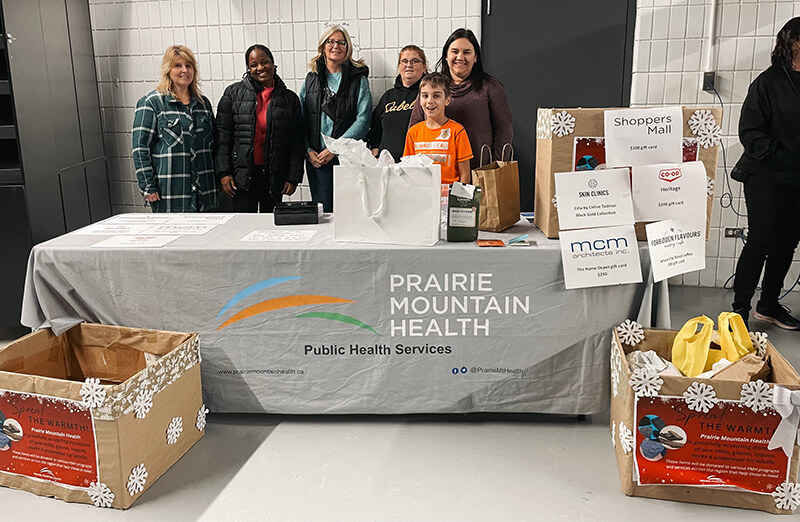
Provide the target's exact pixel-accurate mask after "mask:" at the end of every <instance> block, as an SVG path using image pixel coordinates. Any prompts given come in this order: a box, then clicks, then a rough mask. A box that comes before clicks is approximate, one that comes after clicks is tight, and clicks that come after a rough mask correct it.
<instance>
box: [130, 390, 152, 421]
mask: <svg viewBox="0 0 800 522" xmlns="http://www.w3.org/2000/svg"><path fill="white" fill-rule="evenodd" d="M152 407H153V392H152V391H150V390H148V389H147V388H144V387H142V388H139V392H138V393H137V394H136V399H135V400H134V401H133V411H135V412H136V418H137V419H144V418H145V416H147V413H148V412H149V411H150V408H152Z"/></svg>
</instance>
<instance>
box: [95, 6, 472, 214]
mask: <svg viewBox="0 0 800 522" xmlns="http://www.w3.org/2000/svg"><path fill="white" fill-rule="evenodd" d="M89 4H90V10H91V11H90V12H91V20H92V35H93V39H94V50H95V60H96V65H97V75H98V82H99V92H100V106H101V114H102V118H103V128H104V132H105V144H106V153H107V154H108V155H109V157H110V165H111V169H110V170H111V172H110V183H111V198H112V201H111V204H112V210H113V212H114V213H121V212H146V211H148V209H147V207H145V206H144V205H143V204H142V198H141V196H140V195H139V192H138V190H137V189H136V175H135V173H134V168H133V162H132V160H131V154H130V140H131V136H130V131H131V124H132V123H133V108H134V107H135V105H136V101H137V100H138V99H139V98H140V97H141V96H143V95H144V94H145V93H147V92H148V91H150V90H152V89H154V88H155V85H156V83H157V80H158V70H159V67H160V63H161V56H162V55H163V53H164V49H165V48H166V47H167V46H169V45H173V44H176V43H180V44H184V45H188V46H189V47H190V48H191V49H192V50H193V51H194V52H195V54H196V56H197V60H198V71H199V74H200V77H201V78H202V84H201V88H202V91H203V94H205V95H206V96H208V98H209V99H210V100H211V101H212V103H214V104H216V102H217V101H218V100H219V98H220V96H222V92H223V91H224V89H225V87H227V86H228V85H229V84H231V83H233V82H235V81H237V80H238V79H239V78H240V77H241V75H242V73H243V72H244V71H245V67H244V56H243V55H244V51H245V50H246V49H247V47H249V46H250V45H252V44H254V43H262V44H264V45H266V46H267V47H269V48H270V49H271V50H272V51H273V53H274V55H275V62H276V63H277V64H278V70H279V74H280V75H281V77H282V78H283V79H284V80H285V81H286V84H287V85H288V87H289V88H290V89H292V90H294V91H295V92H298V91H299V89H300V86H301V84H302V81H303V79H304V78H305V75H306V73H307V71H308V69H307V63H308V61H309V60H310V59H311V57H312V56H313V55H314V54H315V51H316V45H317V40H318V38H319V35H320V34H321V33H322V32H323V30H324V27H325V24H326V23H331V22H334V23H346V24H347V28H348V31H349V32H350V34H351V36H352V37H353V40H354V44H355V45H354V48H355V49H356V51H357V52H356V54H357V55H358V56H360V57H363V58H365V59H366V61H367V65H369V67H370V88H371V90H372V96H373V103H375V102H377V100H378V98H380V96H381V95H382V94H383V92H384V91H385V90H386V89H388V88H389V87H391V86H392V85H393V82H394V77H395V67H396V64H397V52H398V51H399V50H400V48H401V47H403V46H404V45H407V44H411V43H413V44H417V45H419V46H420V47H422V48H423V49H424V50H425V53H426V54H427V57H428V62H429V63H430V65H431V66H433V65H434V64H435V63H436V61H437V59H438V57H439V56H440V54H441V45H442V44H443V43H444V41H445V39H446V38H447V36H448V35H449V34H450V33H451V32H452V31H453V30H454V29H456V28H458V27H468V28H470V29H472V30H473V31H475V33H476V35H478V37H479V38H480V34H481V16H480V7H481V2H480V0H436V1H433V0H428V1H425V2H423V1H422V0H173V1H164V0H161V1H158V0H123V1H119V0H90V2H89ZM310 197H311V195H310V192H309V191H308V187H307V186H306V185H301V186H300V188H299V190H298V191H297V193H296V194H295V196H294V198H293V199H310Z"/></svg>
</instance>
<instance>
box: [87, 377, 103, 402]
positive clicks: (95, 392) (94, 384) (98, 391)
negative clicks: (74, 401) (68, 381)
mask: <svg viewBox="0 0 800 522" xmlns="http://www.w3.org/2000/svg"><path fill="white" fill-rule="evenodd" d="M81 398H82V399H83V402H84V404H86V405H87V406H89V407H90V408H99V407H100V406H102V404H103V402H104V401H105V400H106V389H105V388H103V385H102V384H100V379H95V378H92V377H89V378H88V379H86V381H84V383H83V386H81Z"/></svg>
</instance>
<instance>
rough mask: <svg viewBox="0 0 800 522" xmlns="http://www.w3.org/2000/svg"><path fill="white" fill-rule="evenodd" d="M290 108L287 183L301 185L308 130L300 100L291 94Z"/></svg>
mask: <svg viewBox="0 0 800 522" xmlns="http://www.w3.org/2000/svg"><path fill="white" fill-rule="evenodd" d="M290 98H291V101H290V103H289V107H290V109H291V115H292V121H291V133H292V136H291V147H290V151H289V171H288V173H287V175H286V181H288V182H289V183H291V184H293V185H299V184H300V183H301V182H302V181H303V163H304V162H305V157H306V129H305V122H304V120H303V113H302V111H301V110H300V98H298V97H297V95H296V94H294V93H291V97H290Z"/></svg>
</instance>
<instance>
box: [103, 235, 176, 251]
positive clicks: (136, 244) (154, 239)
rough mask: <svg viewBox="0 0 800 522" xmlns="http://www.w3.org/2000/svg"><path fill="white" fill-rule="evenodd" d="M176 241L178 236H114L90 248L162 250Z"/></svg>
mask: <svg viewBox="0 0 800 522" xmlns="http://www.w3.org/2000/svg"><path fill="white" fill-rule="evenodd" d="M176 239H178V236H152V235H141V236H114V237H110V238H108V239H105V240H103V241H100V242H99V243H95V244H94V245H92V246H91V247H90V248H161V247H163V246H164V245H166V244H167V243H170V242H172V241H175V240H176Z"/></svg>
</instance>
